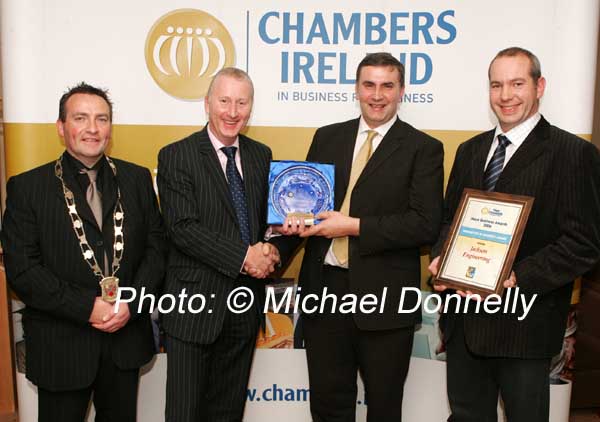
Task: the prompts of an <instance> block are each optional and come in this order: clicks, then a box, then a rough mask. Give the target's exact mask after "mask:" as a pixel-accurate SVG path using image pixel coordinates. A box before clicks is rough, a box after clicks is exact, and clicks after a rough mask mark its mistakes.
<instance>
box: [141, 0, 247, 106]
mask: <svg viewBox="0 0 600 422" xmlns="http://www.w3.org/2000/svg"><path fill="white" fill-rule="evenodd" d="M145 55H146V66H147V67H148V71H149V72H150V75H152V78H153V79H154V81H155V82H156V83H157V84H158V86H159V87H161V88H162V89H163V90H164V91H165V92H167V93H168V94H170V95H172V96H174V97H177V98H181V99H185V100H199V99H201V98H203V97H204V96H205V95H206V92H207V91H208V85H209V84H210V80H211V79H212V77H213V76H214V75H215V73H217V72H218V71H219V70H221V69H223V68H224V67H228V66H233V65H234V64H235V48H234V46H233V40H232V39H231V35H230V34H229V32H228V31H227V29H226V28H225V26H224V25H223V24H222V23H221V22H220V21H219V20H217V19H216V18H215V17H213V16H211V15H209V14H208V13H206V12H203V11H201V10H195V9H178V10H174V11H172V12H169V13H167V14H166V15H163V16H161V17H160V18H159V19H158V20H157V21H156V23H155V24H154V25H153V26H152V28H151V29H150V32H149V33H148V37H147V38H146V50H145Z"/></svg>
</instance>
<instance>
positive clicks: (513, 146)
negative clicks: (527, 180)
mask: <svg viewBox="0 0 600 422" xmlns="http://www.w3.org/2000/svg"><path fill="white" fill-rule="evenodd" d="M541 118H542V115H541V114H540V113H535V114H534V115H533V116H531V117H530V118H529V119H527V120H525V121H524V122H523V123H521V124H520V125H518V126H515V127H514V128H512V129H511V130H509V131H508V132H506V133H504V136H506V137H507V138H508V140H509V141H510V144H508V146H507V147H506V154H505V156H504V166H503V168H504V167H506V164H507V163H508V160H510V159H511V158H512V156H513V155H514V154H515V152H517V149H519V147H520V146H521V144H522V143H523V141H525V138H527V136H529V134H530V133H531V131H532V130H533V128H534V127H535V125H537V124H538V122H539V121H540V119H541ZM501 134H503V132H502V129H501V128H500V125H498V126H496V132H495V133H494V140H493V141H492V146H491V147H490V151H489V152H488V156H487V159H486V160H485V167H484V168H487V166H488V164H489V162H490V160H491V159H492V155H494V151H496V147H497V146H498V135H501Z"/></svg>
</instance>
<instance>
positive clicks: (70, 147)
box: [2, 83, 166, 422]
mask: <svg viewBox="0 0 600 422" xmlns="http://www.w3.org/2000/svg"><path fill="white" fill-rule="evenodd" d="M111 121H112V104H111V102H110V100H109V98H108V96H107V94H106V92H105V91H102V90H100V89H98V88H95V87H92V86H90V85H87V84H85V83H82V84H80V85H78V86H76V87H75V88H72V89H71V90H69V91H68V92H66V93H65V94H64V95H63V96H62V98H61V100H60V106H59V118H58V120H57V122H56V125H57V128H58V133H59V135H60V137H61V138H63V140H64V143H65V146H66V151H65V153H64V154H62V156H61V157H60V158H59V159H58V160H57V161H53V162H51V163H48V164H45V165H43V166H41V167H38V168H35V169H33V170H30V171H28V172H25V173H23V174H20V175H18V176H15V177H12V178H11V179H10V180H9V181H8V184H7V191H8V196H7V200H6V212H5V214H4V226H3V230H2V246H3V247H4V256H5V263H6V273H7V277H8V282H9V284H10V286H11V287H12V288H13V290H14V291H15V292H16V293H17V295H18V296H19V298H20V299H21V300H23V302H25V304H26V308H25V314H24V316H23V325H24V330H25V343H26V348H27V378H28V379H29V380H30V381H31V382H33V383H34V384H36V385H37V386H38V408H39V411H38V414H39V421H40V422H56V421H60V422H82V421H83V420H84V419H85V415H86V413H87V409H88V406H89V401H90V396H91V395H92V392H93V400H94V406H95V408H96V421H97V422H100V421H103V422H115V421H117V422H120V421H123V422H135V420H136V407H137V406H136V405H137V403H136V396H137V385H138V378H139V377H138V375H139V368H140V367H141V366H142V365H144V364H145V363H147V362H148V361H149V360H150V359H151V358H152V356H153V355H154V341H153V335H152V327H151V323H150V315H149V313H147V312H146V313H140V314H138V313H137V312H136V309H137V308H138V306H137V302H136V303H135V304H133V303H131V308H130V307H128V306H127V304H125V306H123V304H121V306H120V307H119V310H118V312H117V311H116V309H115V307H114V306H113V304H112V303H109V301H110V291H106V292H105V293H106V294H107V296H105V297H103V296H102V295H101V288H100V285H99V281H100V279H101V278H102V277H107V278H109V279H110V276H116V277H118V278H119V282H120V285H121V286H128V287H132V288H135V289H136V290H137V291H138V294H137V296H139V295H140V290H141V289H142V288H145V290H146V293H147V294H154V293H156V292H157V290H158V288H159V287H160V284H161V283H162V279H163V275H164V267H165V252H166V250H165V246H164V245H165V243H166V242H165V236H164V229H163V226H162V219H161V216H160V213H159V210H158V203H157V201H156V196H155V193H154V189H153V187H152V179H151V177H150V172H149V171H148V170H147V169H145V168H142V167H139V166H137V165H135V164H132V163H128V162H125V161H122V160H117V159H114V158H112V159H111V158H109V157H107V156H105V155H104V151H105V149H106V147H107V145H108V143H109V141H110V138H111ZM90 173H92V174H96V173H97V177H94V178H92V176H91V175H90ZM88 193H89V194H90V195H92V194H93V195H94V196H95V200H92V201H91V202H89V203H88V198H87V195H88ZM91 261H93V262H94V263H95V265H96V269H94V268H93V265H92V264H91ZM98 263H99V264H98ZM113 281H114V280H113ZM112 293H113V297H114V293H115V292H114V291H113V292H112ZM105 299H107V300H108V301H107V300H105Z"/></svg>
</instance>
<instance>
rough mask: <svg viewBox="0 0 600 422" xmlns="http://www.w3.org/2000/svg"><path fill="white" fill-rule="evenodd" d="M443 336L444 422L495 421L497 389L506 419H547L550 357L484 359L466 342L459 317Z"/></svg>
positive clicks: (513, 421) (534, 421) (522, 421)
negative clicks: (446, 407)
mask: <svg viewBox="0 0 600 422" xmlns="http://www.w3.org/2000/svg"><path fill="white" fill-rule="evenodd" d="M453 318H456V319H457V320H456V321H454V328H453V330H452V333H451V335H450V337H449V338H448V340H447V344H446V352H447V366H446V371H447V382H448V384H447V385H448V400H449V402H450V409H451V411H452V414H451V415H450V417H449V418H448V421H449V422H497V420H498V416H497V406H498V394H500V395H501V397H502V401H503V402H504V411H505V413H506V417H507V420H508V422H548V418H549V409H550V381H549V377H550V359H515V358H488V357H483V356H477V355H475V354H473V353H471V352H470V351H469V349H468V347H467V345H466V341H465V334H464V322H463V319H462V316H460V315H459V316H453Z"/></svg>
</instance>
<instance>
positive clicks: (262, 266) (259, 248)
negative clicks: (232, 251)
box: [244, 242, 280, 278]
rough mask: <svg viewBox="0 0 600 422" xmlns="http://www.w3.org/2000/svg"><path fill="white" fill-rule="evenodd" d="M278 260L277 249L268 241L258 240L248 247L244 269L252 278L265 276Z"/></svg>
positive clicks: (273, 269)
mask: <svg viewBox="0 0 600 422" xmlns="http://www.w3.org/2000/svg"><path fill="white" fill-rule="evenodd" d="M279 261H280V258H279V251H278V250H277V248H276V247H275V246H273V245H272V244H270V243H262V242H258V243H256V244H255V245H252V246H249V247H248V254H247V255H246V261H245V262H244V271H246V272H247V273H248V274H250V275H251V276H252V277H254V278H266V277H268V276H269V274H271V273H272V272H273V271H275V265H277V264H278V263H279Z"/></svg>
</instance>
